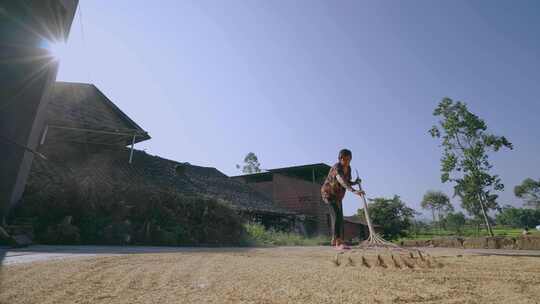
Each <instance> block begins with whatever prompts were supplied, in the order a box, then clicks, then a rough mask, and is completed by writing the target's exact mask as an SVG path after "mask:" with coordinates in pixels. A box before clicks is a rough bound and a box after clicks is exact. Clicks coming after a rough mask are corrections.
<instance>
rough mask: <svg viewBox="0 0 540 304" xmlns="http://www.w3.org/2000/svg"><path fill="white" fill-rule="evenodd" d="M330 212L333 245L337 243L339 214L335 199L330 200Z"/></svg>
mask: <svg viewBox="0 0 540 304" xmlns="http://www.w3.org/2000/svg"><path fill="white" fill-rule="evenodd" d="M328 213H330V233H331V235H332V243H331V244H332V246H335V245H337V244H336V240H337V237H338V234H339V233H338V230H336V228H337V225H336V219H337V214H338V206H337V204H336V202H335V201H329V202H328Z"/></svg>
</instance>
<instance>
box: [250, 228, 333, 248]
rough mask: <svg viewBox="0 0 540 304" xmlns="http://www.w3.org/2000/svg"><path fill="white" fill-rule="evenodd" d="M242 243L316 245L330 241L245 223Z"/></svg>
mask: <svg viewBox="0 0 540 304" xmlns="http://www.w3.org/2000/svg"><path fill="white" fill-rule="evenodd" d="M244 226H245V229H246V236H245V238H244V242H243V243H244V244H246V245H258V246H318V245H324V244H328V243H330V241H329V239H328V237H324V236H316V237H309V238H308V237H304V236H302V235H300V234H297V233H288V232H283V231H276V230H273V229H265V228H264V226H263V225H260V224H245V225H244Z"/></svg>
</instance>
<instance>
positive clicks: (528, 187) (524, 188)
mask: <svg viewBox="0 0 540 304" xmlns="http://www.w3.org/2000/svg"><path fill="white" fill-rule="evenodd" d="M514 194H515V195H516V196H517V197H519V198H521V199H523V200H524V201H525V204H526V205H527V206H529V207H533V208H536V209H540V178H539V179H538V181H535V180H534V179H532V178H527V179H525V180H524V181H523V182H522V183H521V185H517V186H516V187H515V188H514Z"/></svg>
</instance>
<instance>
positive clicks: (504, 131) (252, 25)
mask: <svg viewBox="0 0 540 304" xmlns="http://www.w3.org/2000/svg"><path fill="white" fill-rule="evenodd" d="M80 8H82V10H81V12H82V24H81V20H80V19H81V18H79V17H80V15H77V17H76V19H75V22H74V24H73V27H72V33H71V36H70V41H69V48H68V49H67V50H66V51H65V53H64V54H63V56H62V62H61V70H60V73H59V77H58V79H59V80H65V81H79V82H91V83H94V84H96V85H97V86H98V87H99V88H100V89H101V90H102V91H103V92H104V93H105V94H106V95H107V96H109V97H110V98H111V99H112V100H113V102H115V103H116V104H117V105H118V106H119V107H120V108H121V109H122V110H124V111H125V112H126V113H127V114H128V115H129V116H130V117H132V118H133V119H134V120H135V121H137V122H138V123H139V124H140V125H141V126H142V127H143V128H144V129H145V130H147V131H148V132H149V133H150V135H151V136H152V139H151V140H150V141H148V142H145V143H141V144H139V145H138V147H137V148H139V149H146V151H147V152H148V153H151V154H155V155H160V156H162V157H166V158H170V159H174V160H177V161H181V162H184V161H187V162H190V163H192V164H197V165H202V166H212V167H216V168H218V169H219V170H221V171H222V172H224V173H226V174H228V175H236V174H239V172H238V170H237V169H236V168H235V164H237V163H240V162H241V161H242V159H243V157H244V155H245V154H246V153H247V152H250V151H253V152H255V153H256V154H257V155H258V156H259V160H260V162H261V164H262V167H263V168H275V167H283V166H292V165H301V164H307V163H318V162H325V163H328V164H332V163H334V161H335V159H336V154H337V152H338V150H339V149H341V148H344V147H347V148H349V149H351V150H352V151H353V163H352V165H353V168H358V170H359V171H360V175H361V177H362V178H363V179H364V186H365V189H366V191H367V192H368V196H370V197H372V196H392V195H393V194H399V195H401V196H402V198H403V200H404V201H405V202H407V203H408V204H409V205H410V206H412V207H414V208H417V209H419V202H420V200H421V198H422V195H423V194H424V192H425V191H426V190H428V189H441V190H443V191H446V192H447V193H448V194H451V188H450V187H449V186H448V185H442V184H441V183H440V178H439V175H440V173H439V169H440V163H439V159H440V154H441V153H440V148H439V147H438V142H437V141H435V140H434V139H432V138H431V137H430V136H429V135H428V133H427V130H428V129H429V128H430V127H431V126H432V125H433V124H434V123H435V122H436V121H435V118H434V117H433V116H432V111H433V109H434V107H435V106H436V104H437V103H438V102H439V101H440V100H441V98H442V97H445V96H448V97H450V98H453V99H456V100H462V101H465V102H467V103H468V105H469V107H470V109H471V110H472V111H473V112H475V113H477V114H479V115H480V117H482V118H483V119H485V120H486V122H487V123H488V126H489V127H490V129H491V131H493V132H495V133H497V134H500V135H505V136H506V137H508V138H509V139H510V141H512V142H513V144H514V145H515V150H513V151H511V152H500V153H498V155H496V156H495V157H492V158H491V160H492V162H493V164H494V165H495V168H494V172H496V173H498V174H500V175H501V177H502V179H503V182H504V183H505V185H506V190H505V192H504V193H503V194H502V195H501V198H500V203H501V204H507V203H512V204H515V205H521V203H520V202H519V200H518V199H516V198H515V197H514V196H513V193H512V189H513V187H514V186H515V185H516V184H518V183H520V182H521V181H522V180H523V179H524V178H526V177H533V178H539V177H540V153H539V152H540V135H539V134H540V133H539V123H538V121H539V114H540V100H539V96H540V1H532V0H531V1H524V0H520V1H491V0H489V1H430V0H429V1H428V0H426V1H314V0H309V1H308V0H305V1H288V0H282V1H262V0H260V1H254V0H244V1H233V0H228V1H200V0H197V1H185V0H181V1H178V0H176V1H155V2H154V1H152V2H149V1H132V0H129V1H127V0H125V1H104V0H100V1H98V0H92V1H84V0H82V1H81V6H80ZM83 36H84V39H83ZM454 202H455V203H456V205H457V204H458V202H457V201H454ZM358 207H359V202H358V201H357V200H356V199H355V198H354V197H353V196H352V195H350V194H349V195H348V197H347V198H346V200H345V213H346V214H352V213H354V212H355V211H356V209H357V208H358Z"/></svg>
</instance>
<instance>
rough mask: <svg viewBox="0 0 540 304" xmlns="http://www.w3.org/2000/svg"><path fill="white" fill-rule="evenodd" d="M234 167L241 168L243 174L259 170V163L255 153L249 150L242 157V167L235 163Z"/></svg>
mask: <svg viewBox="0 0 540 304" xmlns="http://www.w3.org/2000/svg"><path fill="white" fill-rule="evenodd" d="M236 168H237V169H240V168H242V173H244V174H252V173H258V172H261V164H260V163H259V159H258V158H257V155H255V153H253V152H249V153H248V154H247V155H246V157H244V165H243V166H242V167H241V166H240V165H236Z"/></svg>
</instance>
